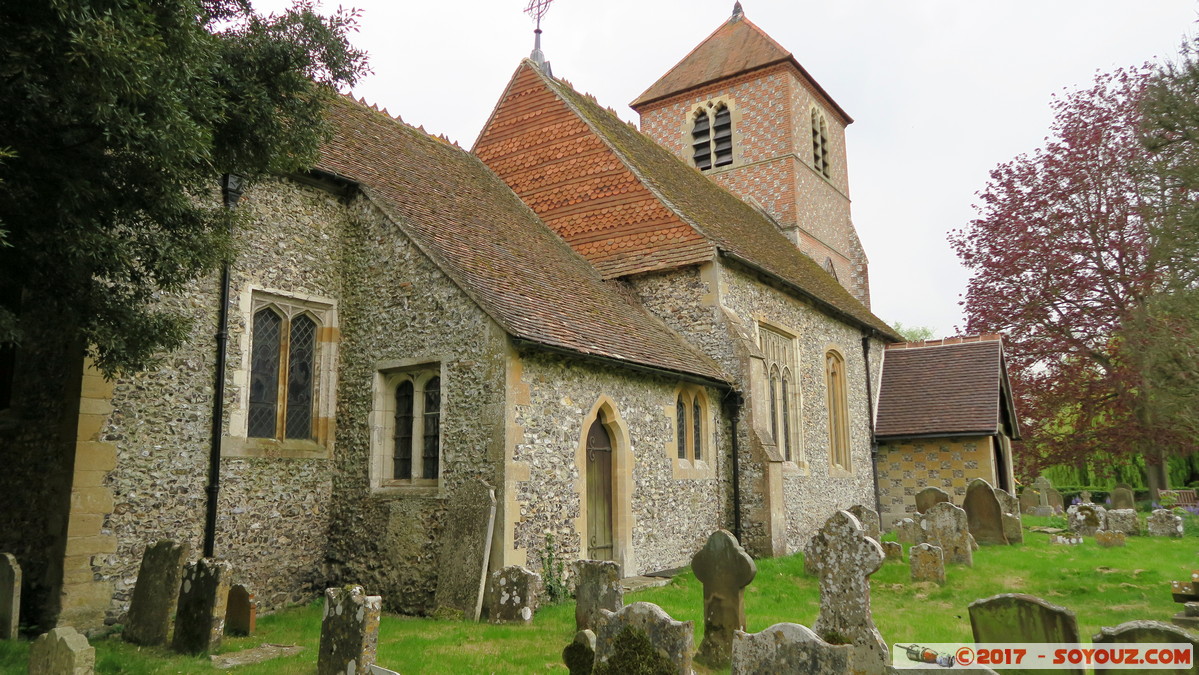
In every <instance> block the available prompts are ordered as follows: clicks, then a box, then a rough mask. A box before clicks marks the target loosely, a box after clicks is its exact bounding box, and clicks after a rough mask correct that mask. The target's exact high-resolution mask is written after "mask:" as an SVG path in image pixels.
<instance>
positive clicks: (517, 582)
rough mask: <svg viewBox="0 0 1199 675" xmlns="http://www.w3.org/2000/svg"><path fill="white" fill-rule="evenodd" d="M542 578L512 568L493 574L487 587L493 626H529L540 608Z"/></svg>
mask: <svg viewBox="0 0 1199 675" xmlns="http://www.w3.org/2000/svg"><path fill="white" fill-rule="evenodd" d="M544 588H545V586H544V584H543V583H542V581H541V575H540V574H538V573H536V572H532V571H530V570H527V569H525V568H524V567H521V566H520V565H509V566H507V567H502V568H500V569H498V570H496V571H494V572H492V573H491V583H490V584H488V585H487V616H488V619H489V620H490V621H491V623H514V622H518V623H530V622H531V621H533V615H534V614H536V613H537V608H538V607H540V606H541V594H542V593H543V592H544Z"/></svg>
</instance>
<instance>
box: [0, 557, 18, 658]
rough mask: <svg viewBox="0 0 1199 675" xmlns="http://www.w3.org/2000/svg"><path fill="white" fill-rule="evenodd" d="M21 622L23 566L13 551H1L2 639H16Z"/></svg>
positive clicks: (0, 633) (0, 631) (0, 602)
mask: <svg viewBox="0 0 1199 675" xmlns="http://www.w3.org/2000/svg"><path fill="white" fill-rule="evenodd" d="M20 623H21V566H20V565H19V564H17V557H16V556H14V555H13V554H11V553H0V640H16V639H17V628H18V627H19V625H20Z"/></svg>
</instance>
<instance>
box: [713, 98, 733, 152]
mask: <svg viewBox="0 0 1199 675" xmlns="http://www.w3.org/2000/svg"><path fill="white" fill-rule="evenodd" d="M713 122H714V123H713V125H712V159H713V160H714V163H715V164H716V166H728V165H729V164H732V163H733V116H732V115H731V114H729V108H728V106H726V105H724V104H721V105H720V106H719V107H717V108H716V115H715V119H714V120H713Z"/></svg>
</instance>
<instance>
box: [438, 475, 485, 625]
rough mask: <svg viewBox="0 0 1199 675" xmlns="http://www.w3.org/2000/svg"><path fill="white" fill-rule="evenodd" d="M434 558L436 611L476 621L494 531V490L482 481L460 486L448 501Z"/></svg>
mask: <svg viewBox="0 0 1199 675" xmlns="http://www.w3.org/2000/svg"><path fill="white" fill-rule="evenodd" d="M446 516H447V517H446V520H445V529H444V531H443V532H442V534H441V548H440V549H439V550H438V556H437V566H438V572H437V591H436V592H435V593H434V595H433V604H434V606H435V607H436V608H437V609H442V610H445V609H448V610H455V611H459V612H462V616H463V617H465V618H466V619H468V620H470V621H478V620H479V615H480V614H481V613H482V611H483V590H484V588H485V586H486V585H487V564H488V562H489V559H490V556H491V538H492V534H493V533H494V530H495V490H493V489H491V487H489V486H488V485H487V484H486V483H484V482H483V481H481V480H477V479H472V480H469V481H467V482H466V483H465V484H463V485H462V486H461V487H460V488H458V491H457V492H456V493H455V495H454V499H453V500H450V503H449V512H448V513H447V514H446Z"/></svg>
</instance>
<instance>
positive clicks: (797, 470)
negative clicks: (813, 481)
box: [783, 459, 812, 476]
mask: <svg viewBox="0 0 1199 675" xmlns="http://www.w3.org/2000/svg"><path fill="white" fill-rule="evenodd" d="M783 473H784V474H792V475H796V476H811V475H812V468H811V467H810V466H808V463H807V462H806V461H804V460H802V459H801V460H799V461H794V460H784V461H783Z"/></svg>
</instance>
